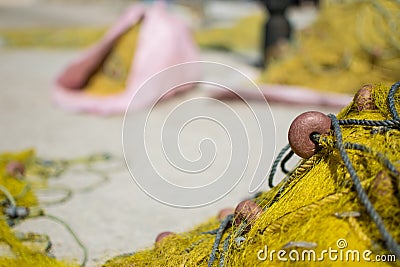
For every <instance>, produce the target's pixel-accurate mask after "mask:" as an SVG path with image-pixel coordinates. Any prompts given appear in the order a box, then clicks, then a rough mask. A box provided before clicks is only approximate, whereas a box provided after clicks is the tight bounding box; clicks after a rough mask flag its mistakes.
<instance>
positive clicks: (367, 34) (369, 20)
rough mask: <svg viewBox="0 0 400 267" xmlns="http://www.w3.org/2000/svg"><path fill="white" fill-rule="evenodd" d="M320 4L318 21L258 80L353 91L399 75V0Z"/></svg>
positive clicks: (388, 83) (317, 88)
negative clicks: (367, 84)
mask: <svg viewBox="0 0 400 267" xmlns="http://www.w3.org/2000/svg"><path fill="white" fill-rule="evenodd" d="M323 3H324V4H323V5H322V7H321V10H320V14H319V16H318V19H317V21H316V22H315V23H314V24H313V25H312V26H311V27H309V28H308V29H306V30H303V31H301V32H299V33H298V34H297V36H296V38H295V40H296V42H295V43H294V44H293V45H292V47H291V48H290V49H289V50H288V51H286V53H285V54H284V55H281V58H279V59H277V60H275V61H273V62H270V65H269V66H268V68H267V69H266V71H264V73H263V74H262V75H261V77H260V82H261V83H278V84H290V85H301V86H305V87H309V88H314V89H316V90H322V91H335V92H343V93H354V92H355V90H356V88H359V87H360V86H362V85H363V84H366V83H377V82H382V83H386V84H387V85H390V84H392V83H393V82H395V81H397V80H399V79H400V38H399V36H400V30H399V29H400V17H399V14H400V2H399V1H389V0H376V1H369V0H365V1H353V0H349V1H324V2H323ZM333 85H334V86H333Z"/></svg>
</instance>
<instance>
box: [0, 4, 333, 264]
mask: <svg viewBox="0 0 400 267" xmlns="http://www.w3.org/2000/svg"><path fill="white" fill-rule="evenodd" d="M121 3H122V1H121ZM124 4H126V3H125V2H124V3H122V4H121V5H124ZM231 4H232V3H231ZM236 5H238V4H236ZM246 5H247V6H249V5H248V4H246ZM235 7H236V9H237V10H240V11H241V12H243V10H242V9H240V8H237V6H235ZM30 8H32V9H30ZM251 8H254V6H253V7H251V5H250V7H249V9H250V10H251ZM46 10H47V11H48V12H49V13H46V12H45V11H46ZM49 10H50V11H51V12H53V13H51V12H50V11H49ZM55 10H58V11H57V12H59V13H54V12H55ZM62 10H66V12H65V13H63V12H61V11H62ZM120 10H122V8H121V6H118V7H114V8H112V9H109V8H108V6H107V5H106V4H104V3H103V4H99V5H93V8H92V7H91V8H88V6H85V7H83V8H80V6H79V5H77V4H76V5H74V6H72V5H69V6H68V7H67V8H65V9H63V6H62V4H60V3H58V4H53V6H48V5H47V6H46V7H44V8H43V9H41V8H40V7H37V6H28V7H23V8H15V7H13V8H9V9H7V8H4V7H3V8H0V13H1V14H6V15H5V16H3V15H2V16H0V21H1V22H0V24H1V25H3V26H4V25H6V24H4V23H9V24H8V25H14V24H18V25H20V26H24V25H28V24H29V25H31V24H32V23H33V24H34V23H38V24H47V23H50V24H51V23H53V22H54V23H61V22H62V21H65V22H64V23H65V24H68V23H78V24H82V25H83V24H103V23H104V24H107V23H109V22H110V21H112V20H113V19H115V17H116V16H117V15H118V13H119V11H120ZM8 12H10V13H8ZM41 12H42V13H41ZM86 12H88V13H86ZM39 13H40V14H39ZM30 14H31V16H32V17H29V15H30ZM38 14H39V15H38ZM46 14H48V16H47V17H46ZM62 14H64V15H62ZM103 15H104V16H103ZM72 16H73V18H76V19H71V18H72ZM71 21H74V22H71ZM78 53H79V51H78V50H59V49H53V50H50V49H33V48H32V49H26V48H25V49H10V48H0V58H1V61H0V80H1V85H0V87H1V93H0V124H1V125H3V127H2V129H1V138H0V151H19V150H23V149H26V148H34V149H36V151H37V154H38V155H39V156H41V157H44V158H60V157H61V158H74V157H80V156H85V155H89V154H91V153H97V152H108V153H111V154H113V155H115V157H116V160H115V162H114V164H113V166H112V168H111V167H109V166H110V165H107V164H108V163H104V164H103V163H100V164H99V165H98V166H97V167H98V168H101V169H105V170H110V181H109V182H107V183H106V184H103V185H102V186H100V187H98V188H97V189H95V190H93V191H91V192H87V193H77V194H75V195H74V196H73V198H72V199H71V200H70V201H68V202H66V203H64V204H60V205H55V206H50V207H46V212H48V213H50V214H54V215H56V216H58V217H60V218H62V219H64V220H65V221H66V222H67V223H68V224H69V225H70V226H71V227H72V228H73V229H74V230H75V231H76V233H77V234H78V236H79V237H80V238H81V239H82V241H83V243H84V244H85V245H86V246H87V248H88V249H89V264H88V265H89V266H96V265H100V264H101V263H103V262H104V261H105V260H107V259H109V258H110V257H113V256H116V255H119V254H121V253H126V252H133V251H135V250H138V249H143V248H146V247H149V246H152V245H153V242H154V238H155V236H156V235H157V234H158V233H159V232H162V231H166V230H169V231H174V232H182V231H186V230H189V229H191V228H192V227H194V226H195V225H196V224H198V223H201V222H202V221H204V220H206V219H207V218H208V217H210V216H214V215H216V213H217V212H218V210H220V209H221V208H224V207H234V206H235V204H236V203H238V202H239V201H240V200H242V199H244V198H246V197H248V196H249V194H248V191H247V190H248V183H247V182H248V181H247V182H242V183H239V185H238V186H237V187H236V188H235V189H234V190H233V191H232V192H231V193H229V194H228V195H227V196H226V197H224V198H223V199H221V200H220V201H218V202H216V203H213V204H211V205H208V206H205V207H202V208H196V209H180V208H173V207H169V206H166V205H163V204H160V203H159V202H157V201H155V200H153V199H152V198H150V197H148V196H147V195H146V194H145V193H144V192H142V191H141V190H140V188H139V187H138V186H137V185H136V184H135V183H134V181H133V179H132V178H131V177H130V175H129V172H128V170H127V168H126V167H125V165H124V161H123V153H122V138H121V133H122V121H123V116H122V115H120V116H112V117H97V116H93V115H88V114H70V113H67V112H65V111H63V110H61V109H59V108H57V107H56V106H54V105H53V104H52V102H51V100H50V89H51V86H52V81H53V79H54V77H55V76H56V75H57V74H58V73H59V72H60V70H61V69H62V68H63V67H64V66H65V65H66V64H67V63H68V62H69V61H70V60H71V59H72V58H74V57H75V56H76V55H77V54H78ZM201 58H202V59H203V60H211V61H216V62H220V63H224V64H227V65H230V66H234V67H236V68H238V69H239V70H241V71H243V72H244V73H246V74H248V75H249V76H251V77H253V78H255V77H256V76H257V71H256V70H255V69H253V68H252V67H250V66H248V65H246V64H245V63H243V62H241V61H239V60H238V58H237V57H235V56H233V55H230V54H228V53H219V52H210V51H203V52H202V54H201ZM231 78H232V79H234V77H231ZM227 79H230V77H227ZM194 94H195V95H196V94H198V92H194ZM190 96H191V95H189V97H190ZM187 97H188V96H187V95H186V96H181V97H178V98H175V99H171V100H170V101H168V102H165V103H164V104H163V105H164V108H168V106H171V105H175V104H176V103H177V102H179V101H181V100H182V99H187ZM232 105H236V106H237V107H238V106H239V105H240V104H232ZM213 108H214V109H215V112H217V113H218V112H219V111H218V107H213ZM256 108H257V109H264V108H265V106H264V105H262V104H256ZM240 109H241V108H240V107H239V108H238V110H239V111H240ZM271 109H272V113H273V116H274V118H275V123H276V140H275V142H276V148H277V150H279V148H281V147H283V146H284V145H285V144H286V143H287V139H286V136H287V131H288V128H289V126H290V123H291V121H292V120H293V118H294V117H295V116H297V115H298V114H300V113H302V112H303V111H307V110H310V109H319V110H322V111H323V112H337V111H338V110H327V109H321V108H318V107H303V106H285V105H278V104H272V105H271ZM153 115H154V116H156V117H157V116H160V117H161V116H164V109H163V108H160V109H158V110H157V109H156V110H155V111H154V112H153ZM198 130H199V129H192V130H190V129H189V130H188V131H189V133H188V136H190V134H191V133H190V131H193V132H192V134H193V135H196V134H198V132H197V131H198ZM212 131H213V130H212V129H211V130H209V131H208V130H204V132H205V133H210V134H211V135H212ZM271 133H272V131H271ZM252 134H253V132H251V131H249V138H252V139H254V138H258V137H257V135H252ZM264 138H266V139H271V138H272V135H271V136H265V137H264ZM217 139H218V137H217ZM214 141H215V142H217V143H218V140H214ZM270 141H271V140H270ZM272 141H273V140H272ZM185 142H187V144H188V145H189V147H190V146H191V145H192V144H189V143H190V138H189V139H188V140H186V141H185ZM192 147H193V149H195V150H196V151H197V144H195V145H193V146H192ZM277 152H278V151H275V154H276V153H277ZM267 153H269V154H270V156H271V157H272V156H273V153H274V151H272V150H271V151H267ZM218 156H219V157H222V158H223V157H225V156H226V155H225V154H218ZM250 164H254V162H253V163H250ZM278 176H280V177H282V174H281V173H278ZM95 179H96V178H95V177H93V176H91V175H87V174H86V175H85V173H74V172H69V173H67V174H66V175H64V176H63V177H62V178H61V179H60V180H57V181H55V182H54V183H52V184H54V185H59V184H63V185H66V186H69V187H71V188H73V189H77V190H78V189H79V188H80V187H82V186H83V185H85V184H87V183H88V180H92V181H94V180H95ZM178 180H179V177H178ZM262 189H264V190H266V189H267V185H266V184H264V185H263V186H262ZM18 229H19V230H31V231H35V232H43V233H47V234H49V235H50V237H51V239H52V241H53V253H54V254H55V255H56V256H57V257H59V258H62V259H76V260H79V259H80V257H81V251H80V250H79V248H78V247H77V245H76V243H75V242H74V241H73V240H72V238H71V237H70V236H69V235H68V234H67V233H66V232H65V229H63V228H62V227H61V226H58V225H56V224H54V223H52V222H48V221H46V220H44V219H35V220H28V221H27V222H25V223H23V224H22V225H20V226H18Z"/></svg>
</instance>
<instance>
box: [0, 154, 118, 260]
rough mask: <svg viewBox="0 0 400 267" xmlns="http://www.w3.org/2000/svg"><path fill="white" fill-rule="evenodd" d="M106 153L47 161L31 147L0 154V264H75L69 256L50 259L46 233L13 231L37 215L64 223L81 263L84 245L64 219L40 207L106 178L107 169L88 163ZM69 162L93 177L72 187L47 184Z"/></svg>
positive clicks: (83, 190)
mask: <svg viewBox="0 0 400 267" xmlns="http://www.w3.org/2000/svg"><path fill="white" fill-rule="evenodd" d="M110 157H111V156H110V155H108V154H93V155H91V156H88V157H82V158H75V159H71V160H48V159H42V158H39V157H37V156H36V154H35V152H34V151H33V150H27V151H23V152H20V153H2V154H0V203H1V207H2V209H1V212H0V266H7V267H13V266H18V267H19V266H43V267H44V266H60V267H61V266H79V265H78V264H76V263H75V260H73V259H70V260H58V259H55V258H54V256H53V254H52V250H51V249H52V245H51V240H50V237H48V236H47V235H46V234H38V233H29V232H28V233H25V232H18V231H15V230H14V228H13V227H14V226H15V225H18V224H19V223H21V222H24V221H26V220H29V219H32V218H39V217H40V218H42V219H47V220H51V221H53V222H55V223H57V224H59V225H61V226H64V228H65V230H66V231H67V232H69V234H70V235H71V236H72V237H73V238H74V240H75V242H76V245H78V246H79V247H80V248H81V250H82V252H83V256H82V261H81V265H82V266H83V265H85V264H86V262H87V259H88V252H87V249H86V247H85V245H84V244H83V243H82V242H81V241H80V239H79V237H78V236H77V235H76V234H75V233H74V231H73V230H72V229H71V227H69V225H68V224H67V223H65V222H64V221H63V220H62V219H61V218H58V217H56V216H53V215H51V214H48V213H47V212H46V211H45V210H44V208H43V207H45V206H47V205H56V204H60V203H64V202H66V201H67V200H69V199H70V198H71V197H72V195H73V194H76V193H85V192H89V191H91V190H93V189H95V188H97V187H98V186H99V185H101V184H103V183H104V182H106V181H108V172H105V171H102V170H98V169H96V168H94V164H97V163H98V162H104V161H105V160H109V159H110ZM74 167H78V169H80V170H81V171H83V172H85V173H92V174H94V175H95V176H96V181H95V182H93V183H89V184H87V185H86V186H84V187H80V188H78V189H74V190H72V189H71V188H69V187H67V186H65V185H63V186H62V185H56V186H55V185H49V184H48V181H49V179H51V178H56V177H57V178H60V177H61V176H62V175H63V174H65V173H66V172H67V171H68V170H70V169H71V168H74ZM82 167H83V168H82ZM75 172H76V170H75ZM39 200H40V201H39Z"/></svg>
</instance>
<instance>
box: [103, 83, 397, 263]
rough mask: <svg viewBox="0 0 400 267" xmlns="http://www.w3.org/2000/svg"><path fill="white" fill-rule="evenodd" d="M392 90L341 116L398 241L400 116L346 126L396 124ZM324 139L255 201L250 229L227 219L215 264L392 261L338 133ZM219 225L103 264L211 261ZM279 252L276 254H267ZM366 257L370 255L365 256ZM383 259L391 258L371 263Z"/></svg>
mask: <svg viewBox="0 0 400 267" xmlns="http://www.w3.org/2000/svg"><path fill="white" fill-rule="evenodd" d="M397 86H399V84H398V85H397ZM388 92H389V87H387V86H384V85H382V84H380V85H376V86H374V87H373V89H372V98H371V99H372V100H371V99H370V101H372V102H373V104H374V105H372V106H373V108H369V109H364V110H363V108H360V105H364V104H365V103H364V104H362V103H361V104H360V103H358V102H357V101H353V103H351V104H350V105H349V106H348V107H346V108H345V109H343V110H342V111H341V112H340V114H339V115H338V116H337V118H338V119H339V120H341V126H340V130H341V132H342V135H343V142H346V143H347V144H346V145H345V146H350V144H358V146H362V147H364V150H363V149H360V148H359V147H358V146H356V145H353V147H347V148H346V151H347V154H348V156H349V158H350V162H351V164H352V165H353V166H354V168H355V170H356V173H357V175H358V177H359V179H360V181H361V186H362V188H364V190H365V191H366V193H367V196H368V197H369V199H370V201H371V202H372V205H373V207H374V208H375V210H376V211H377V213H378V216H380V217H381V218H382V220H383V224H384V225H385V227H386V229H387V230H388V232H389V234H390V235H391V236H392V237H393V238H394V240H396V241H397V242H399V241H400V231H399V228H398V225H399V223H400V203H399V194H398V192H399V179H400V153H399V149H400V131H399V129H400V128H399V121H400V120H399V121H397V122H395V123H396V125H397V126H395V127H394V128H393V127H384V126H382V127H381V126H365V125H364V126H363V125H357V124H349V125H346V122H347V120H348V119H353V120H374V121H375V120H376V121H383V122H384V123H386V122H387V123H390V122H392V123H393V119H396V118H395V117H394V116H393V114H392V112H391V110H390V108H389V106H390V105H389V104H388V101H387V96H388ZM392 99H393V103H394V107H395V108H396V109H397V110H400V92H398V93H396V94H395V95H394V97H392ZM332 121H333V119H332ZM352 122H354V121H352ZM357 122H359V121H357ZM364 122H365V121H364ZM359 123H361V124H362V123H363V122H362V121H361V122H359ZM319 138H320V139H319V142H320V146H321V149H320V150H319V152H318V153H316V154H315V155H314V156H312V157H311V158H310V159H304V160H301V161H300V162H299V164H298V166H297V167H296V168H295V169H294V170H292V171H291V172H289V173H288V175H287V176H286V177H285V179H284V180H283V181H282V182H281V183H280V184H278V185H277V186H275V187H274V188H273V189H271V190H270V191H268V192H264V193H261V194H259V195H258V196H256V197H255V198H254V199H252V200H253V201H254V202H255V203H257V205H258V206H259V207H261V208H262V209H263V212H262V213H261V215H260V217H258V219H256V220H255V221H254V222H252V226H251V228H250V229H249V230H248V231H245V230H243V229H245V228H243V227H242V225H237V224H233V225H231V226H229V225H228V227H227V229H225V231H224V232H223V235H222V238H221V242H219V243H217V247H216V250H214V252H215V261H214V263H213V265H212V266H258V265H261V266H264V265H265V266H267V265H268V266H277V265H280V266H283V265H289V264H293V263H296V264H297V265H298V266H310V265H316V264H318V262H319V263H320V264H322V265H323V266H333V265H334V266H369V265H374V266H375V265H379V266H384V265H387V266H389V265H391V264H393V260H394V259H393V256H391V255H392V253H391V252H389V251H388V250H387V247H386V245H385V242H384V238H383V237H382V235H381V234H380V232H379V231H378V229H377V226H376V225H377V224H376V223H374V220H373V219H371V216H369V213H368V212H369V211H368V210H367V208H366V207H365V206H364V205H363V204H361V200H360V199H361V198H360V197H359V196H358V193H357V192H356V190H355V189H354V187H353V186H354V184H353V181H352V177H351V176H350V174H349V171H348V170H347V165H346V164H345V163H344V159H342V157H341V154H340V153H341V152H340V151H339V148H338V147H336V145H337V144H338V142H339V141H338V140H339V139H338V137H337V135H336V134H334V133H333V132H332V131H331V133H329V134H327V135H324V136H321V137H319ZM234 219H235V218H234ZM220 224H221V222H220V221H219V220H218V219H217V217H215V218H211V219H210V220H208V221H206V222H204V223H203V224H201V225H199V226H197V227H195V228H194V229H193V230H191V231H188V232H185V233H179V234H174V235H170V236H167V237H166V238H165V239H163V240H161V241H160V242H157V243H156V245H155V246H154V247H151V248H149V249H146V250H143V251H138V252H135V253H134V254H132V255H125V256H120V257H116V258H114V259H111V260H110V261H108V262H107V263H106V264H105V266H108V267H109V266H207V265H208V264H209V260H210V258H211V257H210V255H211V251H212V248H213V245H214V244H215V240H216V235H215V231H214V232H213V230H215V229H218V227H219V225H220ZM208 231H211V232H208ZM397 246H398V245H397ZM310 249H312V250H313V251H314V252H315V255H316V256H315V257H316V258H315V259H314V258H313V257H314V256H313V254H311V256H310V257H311V258H310V259H308V254H309V253H311V252H309V250H310ZM329 249H332V250H336V251H337V254H335V255H336V256H337V258H336V260H332V259H331V260H330V258H329V257H328V255H327V254H324V253H323V251H324V250H329ZM267 250H268V251H269V252H267ZM273 250H274V251H275V254H274V255H273V256H272V258H271V257H270V254H269V253H270V252H271V251H273ZM279 250H284V251H285V253H286V256H285V257H286V259H287V261H280V260H278V258H277V255H276V253H277V252H278V251H279ZM292 250H295V252H291V251H292ZM355 250H357V251H358V253H359V254H358V255H359V257H360V260H359V261H357V255H355V254H354V255H355V256H354V257H355V258H353V256H352V255H353V253H356V252H354V251H355ZM303 251H306V252H307V255H306V257H307V258H305V260H303V261H302V260H301V259H302V258H301V255H302V253H303ZM289 253H292V254H291V255H292V258H293V259H294V260H293V259H291V258H289V256H288V255H289ZM363 253H365V254H363ZM350 254H351V255H350ZM265 255H267V256H266V257H265ZM324 255H325V256H324ZM346 255H348V256H346ZM363 255H364V256H365V255H367V256H366V258H365V259H364V258H363ZM281 256H282V255H281ZM346 257H347V258H346ZM379 257H381V258H382V257H385V259H386V260H387V261H388V262H373V261H375V260H377V259H378V258H379ZM296 259H297V260H296ZM318 259H320V260H318ZM346 259H347V260H346ZM367 259H369V260H370V261H367Z"/></svg>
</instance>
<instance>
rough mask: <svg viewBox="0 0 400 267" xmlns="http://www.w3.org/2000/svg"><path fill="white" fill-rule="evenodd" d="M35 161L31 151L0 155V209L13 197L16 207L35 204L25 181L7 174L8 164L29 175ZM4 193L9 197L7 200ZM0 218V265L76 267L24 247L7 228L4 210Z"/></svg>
mask: <svg viewBox="0 0 400 267" xmlns="http://www.w3.org/2000/svg"><path fill="white" fill-rule="evenodd" d="M35 158H36V157H35V153H34V151H33V150H27V151H24V152H21V153H4V154H2V155H0V187H1V189H2V190H1V191H0V199H1V202H2V206H3V209H6V208H5V206H6V205H8V204H10V203H8V201H9V199H7V198H13V199H14V200H15V202H16V203H14V204H16V206H18V207H27V208H33V209H35V207H37V205H38V201H37V199H36V197H35V195H34V194H33V192H32V190H30V186H29V185H28V183H27V181H26V180H23V179H21V177H19V175H20V174H19V173H16V174H12V173H9V172H7V165H8V164H9V163H10V162H18V163H21V164H23V165H24V166H25V171H26V172H29V171H30V167H31V166H33V165H34V161H35ZM6 194H9V195H10V196H11V197H10V196H7V195H6ZM31 212H32V210H31ZM0 216H1V219H0V252H1V253H0V266H4V267H6V266H7V267H13V266H15V267H17V266H18V267H19V266H60V267H61V266H77V265H75V264H72V263H67V262H62V261H59V260H56V259H54V258H52V257H50V256H49V255H47V254H46V253H45V251H40V250H39V249H37V246H36V249H35V244H33V245H31V246H28V243H29V242H28V240H22V238H18V237H17V236H18V234H17V233H15V232H14V231H13V230H12V229H11V228H10V226H9V221H8V220H7V217H6V216H5V212H4V211H2V213H1V215H0ZM25 241H26V242H25ZM33 243H35V242H33Z"/></svg>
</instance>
